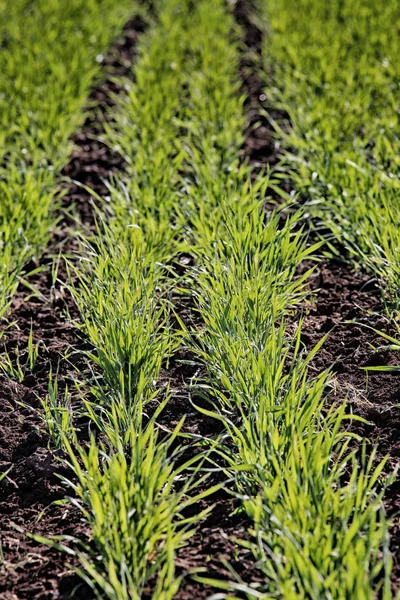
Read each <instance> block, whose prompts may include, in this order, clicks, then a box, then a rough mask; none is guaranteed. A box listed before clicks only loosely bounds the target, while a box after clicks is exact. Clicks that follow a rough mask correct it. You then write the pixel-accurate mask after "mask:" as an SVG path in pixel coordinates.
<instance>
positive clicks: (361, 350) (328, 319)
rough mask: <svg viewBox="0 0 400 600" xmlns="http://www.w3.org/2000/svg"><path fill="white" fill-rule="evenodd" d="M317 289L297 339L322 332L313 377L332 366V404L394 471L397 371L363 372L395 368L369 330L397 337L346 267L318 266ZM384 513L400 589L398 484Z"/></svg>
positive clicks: (361, 279)
mask: <svg viewBox="0 0 400 600" xmlns="http://www.w3.org/2000/svg"><path fill="white" fill-rule="evenodd" d="M311 285H312V287H313V288H314V289H315V290H317V293H316V303H315V306H314V307H313V308H312V309H311V310H310V311H309V314H307V315H306V317H305V323H304V328H303V336H302V339H303V341H304V344H305V345H306V347H308V348H311V347H312V346H313V345H314V344H315V343H316V342H317V341H319V340H320V339H321V337H323V336H324V335H325V334H326V333H328V334H329V335H328V339H327V340H326V342H325V344H324V345H323V347H322V348H321V350H320V351H319V352H318V354H317V355H316V358H315V360H314V362H313V364H312V368H313V369H315V371H316V372H318V371H321V370H323V369H325V368H327V367H330V366H331V365H333V367H332V370H333V372H334V373H335V376H336V381H337V387H336V389H335V390H334V394H333V399H334V400H335V401H338V400H343V399H347V402H348V404H349V407H350V408H351V410H352V412H353V413H354V414H356V415H359V416H361V417H363V418H364V419H366V420H367V421H368V424H363V423H359V422H356V421H355V422H354V423H353V425H352V431H354V432H356V433H357V434H358V435H360V436H362V437H364V438H367V439H368V440H370V442H371V449H372V447H373V446H375V447H377V450H378V455H377V458H378V459H381V458H383V457H384V456H386V455H388V456H389V462H388V468H387V472H389V471H393V470H394V469H396V468H397V467H398V466H399V457H400V372H399V373H383V372H377V371H369V374H368V377H367V374H366V372H365V370H364V369H363V367H372V366H385V365H400V353H399V352H397V353H396V352H393V351H389V350H385V349H383V348H382V347H384V346H387V345H388V344H389V342H386V341H385V340H384V339H382V338H381V337H380V336H379V335H378V334H377V333H375V332H374V331H373V330H377V331H381V332H383V333H386V334H389V335H391V336H393V337H399V336H398V334H397V333H396V331H395V330H394V329H393V327H391V326H390V325H389V323H388V321H387V319H386V318H385V317H384V314H385V313H384V306H383V303H382V298H381V295H380V291H379V289H378V287H377V286H376V285H375V284H374V282H373V281H372V280H371V278H370V277H369V276H368V275H367V274H365V273H360V272H358V273H357V272H354V271H353V270H352V269H351V267H350V266H348V265H340V264H335V263H328V264H322V265H320V266H318V268H317V270H316V271H315V273H314V275H313V276H312V278H311ZM385 508H386V510H387V513H388V515H389V516H391V517H394V520H393V524H392V527H391V530H390V533H391V542H390V546H391V550H392V553H393V558H394V570H393V577H392V581H393V586H394V588H397V587H399V584H400V527H399V518H398V516H396V513H400V480H399V479H397V481H395V483H393V484H392V486H391V487H390V488H389V489H388V490H387V492H386V496H385Z"/></svg>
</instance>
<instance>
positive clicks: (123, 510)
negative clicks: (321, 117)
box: [42, 0, 392, 600]
mask: <svg viewBox="0 0 400 600" xmlns="http://www.w3.org/2000/svg"><path fill="white" fill-rule="evenodd" d="M304 4H307V5H308V4H310V3H309V2H308V3H304ZM312 4H313V3H312ZM269 11H270V12H272V15H274V14H275V13H274V12H273V6H271V7H269ZM281 13H282V14H285V12H284V10H283V9H282V11H281V12H279V14H281ZM149 18H150V19H151V27H150V28H149V30H148V32H147V33H145V34H143V36H142V37H141V41H140V56H139V59H138V61H137V64H136V65H135V69H134V75H135V78H134V82H133V83H132V82H125V85H126V88H127V89H126V95H125V96H124V97H123V99H122V100H119V101H118V102H117V106H116V107H114V108H113V113H112V116H113V119H112V121H109V123H108V125H106V136H105V137H106V141H107V144H109V146H110V147H112V149H113V150H114V151H115V152H118V153H120V154H121V155H122V156H123V158H124V160H125V172H124V174H121V175H115V177H114V179H113V180H112V181H111V182H110V184H109V186H108V188H109V190H108V191H109V194H108V197H107V199H101V198H98V199H97V200H98V201H99V204H100V208H99V209H98V213H97V219H96V228H95V231H94V233H93V234H92V235H90V236H89V237H88V236H87V235H82V238H81V250H80V254H79V260H77V259H76V258H75V259H74V260H72V261H70V262H69V269H70V275H71V277H70V291H71V294H72V295H73V297H74V300H75V302H76V304H77V307H78V309H79V312H80V322H79V325H78V326H79V327H80V328H81V330H82V332H83V334H84V335H85V336H86V338H87V339H88V341H89V342H90V345H91V350H90V351H89V352H88V353H87V354H86V355H85V356H86V360H85V363H84V365H83V366H81V367H80V371H79V374H78V382H77V384H76V388H77V391H78V392H79V399H80V400H79V406H77V407H74V410H72V406H71V403H70V396H69V393H68V391H67V392H66V394H65V395H64V397H63V398H62V399H58V403H54V402H53V403H52V402H51V400H52V397H51V396H49V398H48V401H47V402H46V401H45V402H44V404H43V410H44V412H43V413H42V416H43V418H44V419H45V421H46V422H47V425H48V429H49V433H50V434H51V444H52V445H53V447H57V448H61V449H62V450H63V451H64V455H63V456H64V459H63V462H64V463H65V464H67V465H68V466H69V468H70V473H71V474H70V476H69V477H68V479H64V483H65V484H66V485H67V486H69V487H70V488H71V496H72V499H71V500H69V502H71V503H73V504H74V505H75V506H76V507H77V508H78V509H79V510H80V511H81V514H82V518H83V520H84V522H85V523H86V525H87V526H88V528H89V529H90V542H89V543H84V542H83V541H82V540H78V539H75V540H71V539H66V538H65V537H63V536H62V535H60V536H59V537H57V538H56V539H53V540H47V541H46V540H42V541H45V542H46V543H48V544H51V545H53V546H56V547H58V548H61V549H63V550H64V551H65V552H67V553H69V554H70V555H74V558H75V559H77V560H78V562H79V567H78V573H79V574H80V575H81V577H82V578H83V579H84V580H85V581H86V583H87V584H88V585H89V586H90V587H91V588H92V591H93V593H94V594H97V595H98V596H99V597H107V598H111V599H115V600H125V599H135V598H138V599H139V598H145V597H153V598H157V599H168V598H173V597H177V595H178V593H179V592H178V590H179V587H180V584H181V579H182V577H181V575H180V573H178V572H177V570H176V567H175V562H176V555H177V552H178V550H179V549H180V548H181V547H183V546H184V545H186V544H190V538H191V536H192V535H193V532H194V529H195V527H196V526H197V525H199V523H200V522H201V520H202V519H203V518H205V517H206V516H207V513H208V512H209V511H210V510H212V506H211V505H209V506H208V508H206V509H205V510H200V508H198V506H199V505H200V503H201V501H203V500H204V499H206V498H208V497H210V496H212V494H213V493H214V492H215V491H216V490H217V488H218V487H219V485H220V484H217V485H214V483H210V482H211V481H212V477H211V476H212V473H213V471H215V470H216V469H218V470H219V471H221V472H222V473H223V474H224V476H225V480H226V483H225V486H226V487H227V489H229V490H230V491H231V493H232V494H233V495H235V496H236V497H237V499H238V500H239V501H240V510H242V511H243V512H244V513H246V514H247V515H248V517H249V519H250V521H251V527H250V530H249V535H248V537H247V538H246V540H242V541H240V542H238V544H239V546H240V545H241V546H244V547H245V548H246V549H247V550H248V551H249V552H250V553H251V554H252V555H253V556H254V560H255V561H256V562H257V565H258V569H259V571H260V574H261V575H260V576H259V577H257V581H248V580H246V577H245V575H243V576H242V577H240V576H238V575H236V574H235V573H232V581H231V582H227V581H222V580H218V579H217V580H216V579H213V580H212V581H210V579H209V578H207V577H206V576H201V575H199V574H197V575H195V577H196V578H197V579H198V580H199V581H203V582H204V583H208V584H211V585H212V586H213V587H214V588H217V589H218V588H219V589H221V590H222V596H220V595H216V596H215V597H225V595H224V594H226V597H229V598H235V597H243V596H244V597H247V598H268V597H272V598H293V599H294V598H299V599H302V598H304V599H306V598H315V599H316V598H332V599H333V598H338V599H342V598H357V599H358V598H366V599H367V598H374V597H376V596H377V595H378V594H379V595H380V596H382V597H383V598H390V597H392V592H391V589H390V575H391V568H392V559H391V556H390V552H389V549H388V522H387V519H386V517H385V514H384V510H383V505H382V496H383V493H384V487H385V482H386V480H387V477H386V475H383V473H384V469H385V460H382V461H376V460H375V458H376V457H375V455H374V453H372V454H369V455H368V453H367V447H366V445H365V444H363V442H362V440H359V439H358V438H357V436H355V435H354V434H351V432H350V431H349V430H348V428H347V426H346V422H347V420H348V419H349V415H347V413H346V404H345V403H342V404H340V405H339V406H334V407H331V408H329V407H328V406H327V405H326V398H327V395H328V394H329V392H330V390H331V387H332V386H331V384H332V380H333V378H332V375H331V373H330V372H329V371H324V372H322V373H320V374H319V375H317V376H315V375H313V374H312V372H311V371H310V369H309V365H310V362H311V361H312V360H313V359H314V357H315V355H316V354H317V353H318V352H319V349H320V345H321V344H322V343H323V341H324V340H323V339H322V340H321V343H320V344H318V345H317V346H316V347H315V348H314V349H313V350H312V351H311V352H309V353H307V352H306V351H305V350H304V348H303V345H302V341H301V339H302V338H301V334H302V324H301V322H298V323H297V324H296V326H294V317H295V315H296V314H297V311H298V310H299V307H300V306H302V305H304V302H306V301H308V300H309V297H310V292H309V289H308V285H307V280H308V278H309V276H310V275H311V273H312V271H313V268H314V267H312V266H311V267H306V268H304V265H305V264H306V265H309V264H312V261H314V262H315V261H316V260H317V257H318V256H319V255H320V254H321V252H322V251H323V242H322V241H317V242H316V243H312V242H310V240H309V236H308V228H307V226H306V225H305V224H304V222H305V216H306V210H307V209H303V208H299V209H297V210H295V211H293V210H292V209H291V210H289V211H284V210H282V209H277V210H275V211H272V212H266V211H265V209H264V203H265V197H266V193H267V190H268V188H269V186H270V185H271V181H270V176H269V175H268V173H264V172H261V173H259V174H257V176H255V177H254V174H253V173H252V172H251V168H250V167H249V166H248V165H247V164H243V163H242V162H241V160H240V154H241V147H242V145H243V141H244V140H243V132H244V129H245V124H246V117H245V112H244V100H245V99H244V97H243V96H241V94H240V93H239V88H240V81H239V76H238V73H239V59H240V48H239V38H240V31H239V29H238V28H237V26H236V25H235V22H234V18H233V15H232V12H231V8H230V7H229V5H227V4H226V3H225V2H224V1H223V0H200V1H199V2H198V3H196V5H195V6H192V4H191V3H189V2H187V3H186V2H181V1H178V0H164V1H163V2H156V3H154V5H153V13H152V16H151V17H149ZM282 18H283V17H282ZM314 179H315V178H314ZM273 185H274V188H275V189H276V182H274V184H273ZM187 256H189V257H190V261H189V262H190V263H191V265H190V266H189V267H187V268H186V269H184V273H183V275H180V276H178V273H181V272H182V257H187ZM184 262H187V261H184ZM299 273H303V274H299ZM182 297H183V298H189V299H190V301H191V302H193V303H194V304H195V306H196V313H197V315H198V317H197V318H196V319H195V320H193V321H192V322H191V323H189V324H188V323H187V324H185V323H184V322H183V320H182V318H181V317H180V316H179V306H180V305H181V304H180V303H181V301H182V300H181V298H182ZM193 323H196V325H193ZM183 347H185V348H189V349H190V351H191V352H192V354H194V356H195V359H196V362H197V363H198V365H199V367H200V371H199V373H200V375H199V377H197V378H195V379H194V380H193V381H191V382H190V389H189V392H190V394H191V397H192V400H193V404H194V406H195V407H196V410H198V411H199V412H200V413H202V414H204V415H205V416H207V417H210V418H212V419H215V422H216V431H218V430H221V429H222V433H220V434H215V435H214V436H208V437H207V438H201V436H192V440H193V444H196V446H197V447H198V448H200V452H198V453H196V454H194V455H192V456H191V457H190V458H187V454H185V453H184V450H183V448H184V443H185V444H186V443H187V438H188V437H189V438H190V436H189V434H187V433H185V423H184V419H182V420H181V421H179V423H178V425H177V426H176V427H174V428H168V427H166V426H165V425H164V426H163V427H162V428H160V427H159V426H158V421H159V420H160V416H161V412H162V410H163V409H164V408H165V407H166V406H167V405H168V402H169V400H170V398H171V395H172V394H173V393H174V392H173V390H170V389H169V386H168V385H163V382H165V378H162V377H161V371H162V369H164V370H165V369H166V370H167V369H168V362H169V361H170V360H171V359H172V358H173V357H174V356H176V355H177V353H178V352H179V351H180V350H181V349H182V348H183ZM81 364H82V363H81ZM53 399H54V398H53ZM205 407H206V408H205ZM88 421H89V423H90V425H89V428H88V433H89V436H86V438H85V435H83V434H82V426H79V424H80V423H82V422H83V423H87V422H88ZM389 480H390V478H389ZM60 534H62V532H60Z"/></svg>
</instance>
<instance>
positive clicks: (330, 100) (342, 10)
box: [259, 0, 400, 303]
mask: <svg viewBox="0 0 400 600" xmlns="http://www.w3.org/2000/svg"><path fill="white" fill-rule="evenodd" d="M259 6H260V8H261V10H263V12H264V15H265V16H266V18H267V19H268V24H267V25H266V33H267V35H266V38H265V39H266V41H265V48H264V50H265V52H264V61H265V64H266V69H267V70H268V73H270V72H272V73H273V84H272V85H271V77H269V81H270V85H269V88H268V89H267V90H266V93H267V95H268V97H269V98H270V100H271V101H273V102H274V103H276V104H278V105H279V106H281V107H282V108H284V109H285V110H287V112H288V114H289V117H290V121H291V124H292V126H291V127H290V129H289V130H288V131H287V132H285V133H284V132H283V131H282V130H279V128H278V130H277V135H278V136H279V137H281V138H282V140H283V142H284V145H285V148H286V149H287V152H286V155H285V159H286V160H285V163H284V164H283V165H282V168H283V169H285V168H287V166H289V167H291V168H292V178H293V181H294V185H295V188H296V190H298V191H299V192H301V194H302V196H303V197H304V198H305V199H306V200H307V203H308V206H309V209H310V211H311V214H314V215H315V216H316V217H317V218H318V221H319V222H321V223H322V225H323V226H324V227H325V228H326V227H328V228H329V230H330V231H331V232H332V234H333V236H334V237H336V238H338V239H339V240H340V242H341V243H342V244H344V245H345V246H346V248H347V249H348V251H349V253H350V256H352V257H353V258H354V259H355V260H356V261H357V262H358V263H359V264H360V265H363V266H366V267H367V268H368V269H370V270H371V271H372V272H373V273H374V274H375V276H376V278H377V280H378V282H379V284H380V285H381V286H382V288H383V289H384V290H385V289H387V290H388V292H389V296H390V297H389V302H394V303H397V302H398V297H399V288H400V284H399V282H400V279H399V277H400V275H399V274H400V265H399V247H400V237H399V236H400V234H399V227H398V223H399V215H400V204H399V190H400V188H399V166H400V162H399V151H400V138H399V125H400V123H399V112H398V103H399V98H400V95H399V81H400V80H399V76H400V71H399V60H398V37H399V33H400V31H399V23H400V11H399V4H398V2H396V0H390V1H388V2H385V3H384V5H380V4H377V3H376V2H373V1H372V0H356V1H353V0H352V1H350V0H344V1H343V0H334V1H332V2H329V3H328V4H327V3H324V2H317V1H314V0H300V1H297V0H296V1H295V0H274V1H273V2H269V1H266V0H265V2H264V0H261V1H260V2H259Z"/></svg>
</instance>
